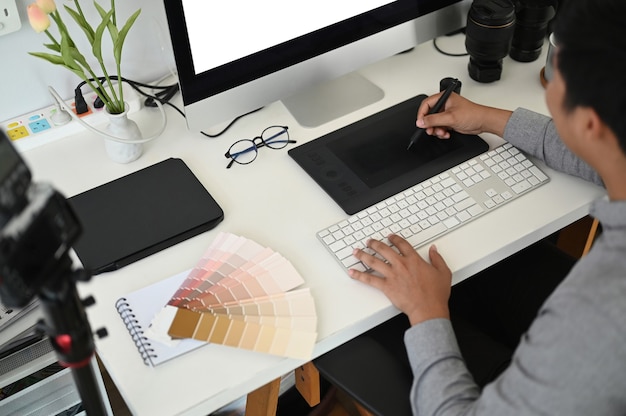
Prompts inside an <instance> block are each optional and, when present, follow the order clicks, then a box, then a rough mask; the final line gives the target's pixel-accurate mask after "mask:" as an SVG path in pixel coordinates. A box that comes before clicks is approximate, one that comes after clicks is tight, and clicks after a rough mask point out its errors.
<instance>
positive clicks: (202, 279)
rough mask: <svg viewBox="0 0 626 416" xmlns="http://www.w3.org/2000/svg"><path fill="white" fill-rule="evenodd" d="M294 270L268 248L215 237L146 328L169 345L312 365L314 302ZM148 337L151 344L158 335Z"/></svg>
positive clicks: (228, 236) (240, 239)
mask: <svg viewBox="0 0 626 416" xmlns="http://www.w3.org/2000/svg"><path fill="white" fill-rule="evenodd" d="M303 283H304V280H303V279H302V277H301V276H300V274H299V273H298V271H297V270H296V269H295V268H294V266H293V265H292V264H291V263H290V262H289V261H288V260H287V259H285V258H284V257H283V256H282V255H280V254H279V253H277V252H275V251H273V250H272V249H270V248H268V247H263V246H261V245H260V244H258V243H256V242H254V241H252V240H249V239H247V238H245V237H240V236H237V235H234V234H230V233H220V234H219V235H218V236H217V237H216V238H215V240H214V241H213V242H212V243H211V245H210V246H209V247H208V249H207V250H206V252H205V253H204V255H203V256H202V258H201V259H200V260H199V261H198V263H197V264H196V265H195V267H194V268H193V269H192V270H191V271H190V272H189V273H188V274H187V276H186V277H185V279H184V280H183V281H182V283H181V284H180V286H179V287H178V288H177V289H176V290H175V292H174V293H172V296H171V299H170V300H169V302H168V304H167V305H166V306H164V307H163V309H162V310H161V312H160V313H159V314H158V315H157V316H156V317H155V319H154V320H153V321H152V328H153V329H155V328H160V329H159V331H162V330H163V329H166V332H167V335H169V336H170V337H171V338H173V339H189V338H191V339H194V340H198V341H203V342H209V343H216V344H222V345H228V346H232V347H237V348H242V349H247V350H252V351H257V352H263V353H268V354H273V355H280V356H286V357H292V358H299V359H310V357H311V353H312V351H313V347H314V345H315V341H316V339H317V332H316V328H317V315H316V311H315V303H314V301H313V297H312V296H311V293H310V290H309V289H308V288H300V289H298V287H299V286H301V285H302V284H303ZM155 332H157V331H156V330H154V331H153V333H152V335H151V336H153V337H155V338H157V337H158V338H161V337H164V336H165V335H164V334H157V333H155Z"/></svg>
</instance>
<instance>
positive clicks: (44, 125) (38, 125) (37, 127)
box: [28, 119, 52, 133]
mask: <svg viewBox="0 0 626 416" xmlns="http://www.w3.org/2000/svg"><path fill="white" fill-rule="evenodd" d="M28 127H30V130H31V131H32V132H33V133H41V132H42V131H44V130H48V129H50V128H52V127H51V126H50V123H48V120H46V119H43V120H37V121H33V122H31V123H28Z"/></svg>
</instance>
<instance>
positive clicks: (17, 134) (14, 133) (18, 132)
mask: <svg viewBox="0 0 626 416" xmlns="http://www.w3.org/2000/svg"><path fill="white" fill-rule="evenodd" d="M7 135H8V136H9V139H11V140H18V139H23V138H24V137H28V136H30V133H29V132H28V130H26V127H24V126H17V127H14V128H12V129H11V130H8V131H7Z"/></svg>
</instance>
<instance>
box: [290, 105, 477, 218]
mask: <svg viewBox="0 0 626 416" xmlns="http://www.w3.org/2000/svg"><path fill="white" fill-rule="evenodd" d="M424 98H426V96H425V95H418V96H416V97H414V98H411V99H409V100H407V101H404V102H402V103H400V104H397V105H395V106H393V107H390V108H388V109H386V110H383V111H381V112H379V113H376V114H374V115H372V116H369V117H367V118H365V119H363V120H360V121H358V122H356V123H353V124H350V125H348V126H346V127H343V128H341V129H339V130H336V131H333V132H331V133H329V134H327V135H325V136H322V137H319V138H317V139H315V140H313V141H310V142H308V143H305V144H303V145H300V146H298V147H295V148H293V149H291V150H290V151H289V155H290V156H291V157H292V158H293V159H294V160H295V161H296V162H297V163H298V164H299V165H300V166H301V167H302V168H303V169H304V170H305V171H306V172H307V173H308V174H309V175H310V176H311V177H312V178H313V179H314V180H315V181H316V182H317V183H318V184H319V186H321V187H322V189H324V191H326V193H328V195H330V196H331V197H332V198H333V199H334V200H335V202H337V204H339V206H340V207H341V208H342V209H343V210H344V211H345V212H346V213H348V214H354V213H356V212H358V211H361V210H363V209H365V208H367V207H369V206H371V205H374V204H376V203H378V202H380V201H382V200H383V199H385V198H388V197H390V196H392V195H395V194H397V193H398V192H400V191H403V190H405V189H407V188H409V187H411V186H413V185H415V184H417V183H420V182H422V181H424V180H426V179H428V178H430V177H432V176H434V175H437V174H439V173H441V172H443V171H445V170H447V169H450V168H451V167H453V166H455V165H458V164H459V163H461V162H464V161H466V160H468V159H470V158H472V157H474V156H476V155H479V154H481V153H484V152H485V151H487V150H488V149H489V145H488V144H487V143H485V142H484V141H483V140H482V139H481V138H480V137H478V136H475V135H464V134H459V133H456V132H452V135H451V136H452V137H451V138H450V139H447V140H442V139H438V138H436V137H432V136H428V135H427V134H423V135H422V136H421V138H420V139H419V140H418V141H417V142H416V143H415V144H414V145H413V146H412V147H411V149H410V150H407V146H408V144H409V138H410V137H411V136H412V135H413V133H414V132H415V130H416V127H415V120H416V115H417V109H418V108H419V105H420V103H421V102H422V100H423V99H424Z"/></svg>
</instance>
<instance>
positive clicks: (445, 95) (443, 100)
mask: <svg viewBox="0 0 626 416" xmlns="http://www.w3.org/2000/svg"><path fill="white" fill-rule="evenodd" d="M458 83H459V80H458V79H456V78H455V79H453V80H452V82H450V84H448V88H446V89H445V91H444V92H443V94H441V97H439V99H438V100H437V102H436V103H435V105H434V106H433V108H431V109H430V111H429V112H428V114H435V113H438V112H439V111H441V109H442V108H443V106H444V105H445V104H446V101H447V100H448V97H450V94H452V91H454V89H455V88H456V86H457V84H458ZM423 133H424V129H423V128H421V127H418V128H417V130H416V131H415V133H413V136H411V138H410V139H409V147H407V148H406V150H409V149H410V148H411V146H413V145H414V144H415V142H417V141H418V140H419V138H420V136H421V135H422V134H423Z"/></svg>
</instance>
